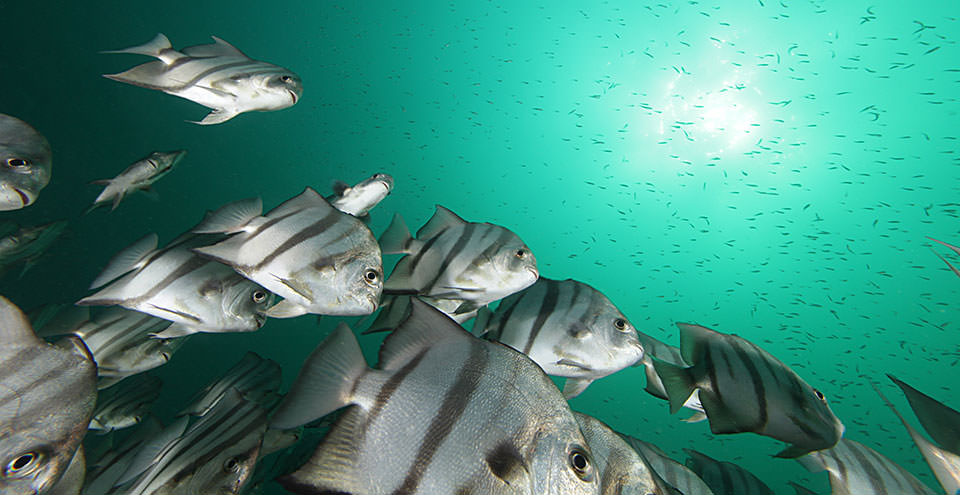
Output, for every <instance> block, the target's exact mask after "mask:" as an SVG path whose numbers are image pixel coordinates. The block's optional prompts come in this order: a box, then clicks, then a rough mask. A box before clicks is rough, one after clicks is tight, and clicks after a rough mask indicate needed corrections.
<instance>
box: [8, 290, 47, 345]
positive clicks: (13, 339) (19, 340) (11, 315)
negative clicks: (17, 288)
mask: <svg viewBox="0 0 960 495" xmlns="http://www.w3.org/2000/svg"><path fill="white" fill-rule="evenodd" d="M40 343H41V341H40V339H39V338H37V336H36V334H34V333H33V328H31V327H30V320H28V319H27V316H26V315H25V314H23V311H20V308H18V307H17V306H16V305H15V304H13V303H12V302H10V300H9V299H7V298H5V297H3V296H0V346H3V347H7V346H10V345H14V344H21V345H22V344H28V345H34V344H40Z"/></svg>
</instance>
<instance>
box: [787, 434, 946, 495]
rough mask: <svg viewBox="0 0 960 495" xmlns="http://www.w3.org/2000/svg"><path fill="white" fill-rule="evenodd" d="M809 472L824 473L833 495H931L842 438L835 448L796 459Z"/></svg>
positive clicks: (867, 449) (890, 464) (893, 466)
mask: <svg viewBox="0 0 960 495" xmlns="http://www.w3.org/2000/svg"><path fill="white" fill-rule="evenodd" d="M797 460H798V461H800V464H802V465H803V466H804V467H806V468H807V469H809V470H810V471H812V472H817V471H823V470H826V471H827V473H828V474H829V475H830V490H831V493H832V494H833V495H845V494H851V495H852V494H856V495H892V494H896V495H933V493H934V492H933V490H931V489H930V488H929V487H927V486H926V485H924V484H923V483H921V482H920V481H919V480H918V479H916V478H914V477H913V475H912V474H910V473H908V472H907V471H906V470H905V469H903V468H902V467H900V466H898V465H897V464H894V462H893V461H891V460H890V459H887V458H886V457H884V456H883V455H881V454H880V453H879V452H877V451H875V450H873V449H871V448H870V447H867V446H866V445H863V444H861V443H858V442H855V441H853V440H850V439H847V438H844V439H841V440H840V442H838V443H837V445H836V447H833V448H832V449H827V450H820V451H817V452H811V453H809V454H807V455H805V456H803V457H800V458H798V459H797Z"/></svg>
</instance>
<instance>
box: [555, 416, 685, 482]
mask: <svg viewBox="0 0 960 495" xmlns="http://www.w3.org/2000/svg"><path fill="white" fill-rule="evenodd" d="M573 416H574V417H575V418H577V423H578V424H579V425H580V431H582V432H583V436H584V438H586V439H587V445H589V446H590V451H591V452H593V462H594V464H595V465H596V468H597V473H599V476H600V493H601V494H603V495H671V494H676V493H678V492H677V491H676V489H674V488H673V487H672V486H669V485H668V484H667V483H666V482H665V481H664V480H663V478H661V477H660V476H659V475H657V473H655V472H653V470H652V469H651V468H650V465H649V464H647V462H646V460H644V459H643V458H642V457H641V456H640V455H639V454H637V452H636V451H634V450H633V449H632V448H630V445H628V444H627V443H626V442H625V441H623V439H622V438H620V436H619V435H617V433H616V432H615V431H613V430H612V429H610V427H609V426H607V425H605V424H604V423H603V422H601V421H599V420H598V419H596V418H594V417H592V416H588V415H586V414H583V413H578V412H574V413H573ZM679 495H684V494H682V493H681V494H679Z"/></svg>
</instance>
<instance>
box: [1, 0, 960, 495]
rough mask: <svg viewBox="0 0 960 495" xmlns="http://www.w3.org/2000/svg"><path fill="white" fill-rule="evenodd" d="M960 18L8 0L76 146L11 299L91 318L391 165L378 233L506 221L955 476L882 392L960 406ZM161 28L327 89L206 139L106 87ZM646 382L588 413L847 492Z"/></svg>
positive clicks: (863, 9)
mask: <svg viewBox="0 0 960 495" xmlns="http://www.w3.org/2000/svg"><path fill="white" fill-rule="evenodd" d="M518 3H519V4H521V5H515V4H518ZM958 14H960V9H958V7H957V5H956V3H955V2H951V1H940V2H895V1H870V2H861V1H843V2H840V1H835V2H826V1H821V2H812V1H803V2H800V1H783V2H776V1H768V0H764V2H763V3H760V2H758V1H756V0H752V1H746V0H743V1H736V2H719V1H715V2H673V3H664V4H658V5H654V4H652V3H650V4H644V3H643V2H603V3H599V2H597V3H594V2H590V3H588V2H548V3H542V4H533V3H528V2H501V3H491V2H436V3H432V2H406V4H405V5H400V4H398V3H397V2H384V1H369V2H348V3H343V4H339V3H337V4H335V3H330V2H302V3H298V2H267V3H264V2H251V1H246V0H243V1H240V0H236V1H231V2H203V3H198V2H182V1H167V2H128V1H98V2H69V3H67V2H64V3H63V4H62V5H61V4H56V5H55V4H53V3H50V4H44V5H39V4H37V3H33V2H30V3H28V2H9V1H0V16H2V19H3V32H4V36H3V38H2V42H0V47H2V49H3V55H2V57H0V74H2V82H0V88H2V93H0V112H3V113H7V114H11V115H14V116H17V117H19V118H21V119H24V120H26V121H28V122H30V123H31V124H33V125H34V126H35V127H36V128H37V129H38V130H40V131H41V132H42V133H43V134H44V135H46V137H47V138H48V139H49V140H50V142H51V143H52V146H53V149H54V169H53V180H52V182H51V184H50V185H49V186H48V187H47V188H46V189H45V190H44V191H43V193H42V194H41V196H40V200H39V201H38V203H37V204H35V205H34V206H31V207H29V208H27V209H25V210H22V211H19V212H10V213H4V214H3V217H4V218H3V219H4V220H6V219H13V220H16V221H18V222H21V223H24V224H29V223H32V222H37V223H39V222H44V221H48V220H52V219H56V218H69V219H70V220H71V224H70V227H69V229H70V231H69V234H68V236H67V237H66V238H64V239H63V240H62V242H61V243H59V244H58V245H57V246H55V248H54V249H53V250H52V251H51V253H50V255H49V256H48V257H47V258H45V260H44V261H43V262H42V263H41V264H39V265H38V266H36V267H35V268H34V269H33V270H32V271H31V272H29V273H28V274H27V276H25V277H24V278H22V279H17V278H16V276H15V274H14V275H8V276H6V277H5V278H4V279H3V280H2V281H0V293H3V294H4V295H6V296H8V297H10V298H11V299H12V300H14V302H16V303H17V304H19V305H20V306H21V307H24V308H30V307H33V306H36V305H39V304H42V303H45V302H67V301H75V300H77V299H79V298H80V297H82V296H84V295H86V294H87V292H86V286H87V285H88V284H89V282H90V281H91V280H92V279H93V278H94V277H95V276H96V274H97V273H98V272H99V270H100V269H101V268H102V267H103V265H104V264H105V263H106V261H107V260H108V259H109V257H110V256H111V255H113V254H114V252H116V250H118V249H120V248H122V247H124V246H126V245H128V244H129V243H131V242H133V241H134V240H136V239H138V238H140V237H141V236H142V235H144V234H145V233H147V232H150V231H155V232H158V233H159V234H160V238H161V242H165V241H167V240H169V239H171V238H172V237H174V236H175V235H177V234H179V233H180V232H182V231H183V230H184V229H186V228H188V227H190V226H192V225H193V224H194V223H196V222H197V221H198V220H199V219H200V218H201V216H202V214H203V212H204V211H205V210H207V209H212V208H216V207H218V206H220V205H221V204H223V203H226V202H228V201H232V200H235V199H239V198H243V197H249V196H253V195H260V196H262V197H263V199H264V203H265V205H266V206H267V207H271V206H273V205H276V204H277V203H279V202H281V201H283V200H285V199H287V198H289V197H291V196H293V195H295V194H297V193H299V192H300V191H301V190H302V189H303V187H304V186H307V185H309V186H313V187H315V188H317V189H318V190H320V191H321V192H324V193H325V192H327V191H328V187H329V184H330V183H331V182H332V181H333V180H335V179H342V180H345V181H347V182H351V183H352V182H356V181H359V180H360V179H362V178H365V177H367V176H369V175H370V174H372V173H374V172H377V171H383V172H387V173H389V174H392V175H393V176H394V177H395V179H396V187H395V190H394V192H393V194H391V196H389V197H388V198H387V199H386V200H385V201H384V202H383V203H382V204H381V205H380V206H379V207H378V209H377V210H375V211H374V219H373V222H372V224H371V227H372V229H373V230H374V232H375V233H376V234H379V233H380V232H382V230H383V229H384V228H385V227H386V225H387V223H388V222H389V219H390V217H391V215H392V212H394V211H399V212H401V213H402V214H403V215H404V217H405V218H406V220H407V222H408V224H410V225H411V226H412V227H414V228H415V226H418V225H420V224H422V223H423V222H424V221H425V220H426V219H427V218H428V217H429V216H430V215H431V214H432V212H433V205H434V204H442V205H444V206H447V207H448V208H450V209H452V210H453V211H455V212H457V213H458V214H460V215H461V216H462V217H464V218H465V219H467V220H471V221H490V222H494V223H497V224H500V225H504V226H506V227H509V228H511V229H512V230H514V231H515V232H517V233H518V234H519V235H520V236H521V237H522V238H523V239H524V240H525V241H526V242H527V243H528V244H529V245H530V246H531V248H532V249H533V251H534V252H535V254H536V256H537V258H538V260H539V263H540V269H541V273H542V274H543V275H544V276H548V277H550V278H566V277H570V278H575V279H578V280H582V281H585V282H588V283H590V284H592V285H594V286H595V287H597V288H599V289H600V290H602V291H604V292H605V293H606V294H607V296H608V297H610V299H611V300H613V301H614V302H615V303H616V304H617V305H618V306H619V307H620V309H621V310H622V311H623V312H624V313H625V314H626V315H627V316H628V317H629V318H630V319H631V320H632V322H633V323H634V324H635V325H636V326H637V327H638V328H639V329H640V330H642V331H644V332H646V333H649V334H650V335H652V336H654V337H657V338H660V339H661V340H664V341H666V342H669V343H673V344H675V345H676V344H677V337H676V331H675V327H674V326H673V325H674V323H675V322H678V321H681V322H697V323H700V324H703V325H707V326H710V327H713V328H715V329H717V330H719V331H723V332H729V333H737V334H739V335H741V336H744V337H746V338H748V339H750V340H752V341H754V342H756V343H758V344H760V345H762V346H763V347H764V348H765V349H767V350H769V351H770V352H771V353H772V354H774V355H775V356H777V357H778V358H780V359H781V360H783V361H784V362H786V363H787V364H789V365H791V366H792V367H793V368H794V369H795V370H797V371H798V372H799V373H800V374H801V375H802V376H803V377H804V378H805V379H806V380H807V381H808V382H810V383H811V384H812V385H814V386H815V387H818V388H819V389H820V390H822V391H823V392H824V393H825V394H826V395H827V397H828V399H829V400H830V401H831V404H832V407H833V409H834V411H835V412H836V413H837V415H838V416H839V417H840V418H841V419H842V420H843V421H844V423H845V424H846V427H847V433H846V436H847V437H848V438H851V439H854V440H857V441H860V442H862V443H865V444H867V445H868V446H870V447H873V448H875V449H877V450H879V451H880V452H882V453H883V454H885V455H887V456H888V457H891V458H892V459H894V460H895V461H896V462H898V463H900V464H901V465H902V466H904V467H905V468H907V469H909V470H910V471H911V472H913V473H914V474H916V475H917V476H919V477H920V478H921V479H922V480H923V481H925V482H927V483H928V484H931V486H936V485H935V483H936V482H935V481H934V480H933V478H932V476H931V475H930V472H929V470H928V468H927V467H926V465H925V464H924V463H923V461H922V459H921V458H920V456H919V454H918V452H917V451H916V449H915V448H914V447H913V445H912V444H911V442H910V440H909V437H908V436H907V435H906V432H905V431H904V430H903V428H902V426H901V425H900V424H899V423H897V422H896V419H895V417H894V416H893V415H892V414H891V413H890V411H889V410H888V409H886V408H885V407H883V405H882V404H881V402H880V401H879V400H878V398H877V396H876V394H875V393H874V392H873V390H872V389H871V388H870V386H869V382H870V381H871V380H872V381H876V382H878V383H881V384H882V386H883V387H884V390H885V391H886V392H888V395H890V396H891V397H892V398H893V399H894V402H895V403H896V404H897V406H898V407H899V408H900V410H901V412H903V413H909V408H908V407H907V405H906V402H905V401H904V400H903V398H902V396H901V395H900V394H899V393H898V392H896V391H895V390H894V389H893V388H892V387H890V386H888V383H889V382H887V381H886V378H885V377H884V373H892V374H894V375H896V376H897V377H899V378H901V379H903V380H905V381H907V382H908V383H911V384H912V385H914V386H915V387H917V388H919V389H921V390H923V391H925V392H927V393H929V394H931V395H933V396H934V397H937V398H939V399H941V400H943V401H944V402H946V403H947V404H950V405H952V406H953V407H955V408H956V407H958V406H960V403H958V402H957V399H956V391H957V376H958V373H960V367H958V366H957V363H958V360H960V351H958V343H957V342H958V329H957V325H955V324H954V320H955V319H956V318H957V312H956V306H955V304H956V301H957V300H958V296H960V280H958V279H957V277H956V276H955V275H953V274H952V273H950V271H949V270H948V269H947V268H946V267H945V265H943V263H942V262H941V261H940V260H939V259H937V258H936V256H934V254H933V253H931V251H930V249H929V247H930V246H931V245H932V243H931V242H929V241H928V240H927V239H925V237H924V236H927V235H929V236H932V237H936V238H938V239H942V240H945V241H948V242H954V243H957V242H960V228H958V227H960V222H958V220H957V208H958V206H960V202H958V200H957V191H958V184H960V182H958V171H960V169H958V165H960V161H958V157H957V154H956V152H957V150H958V141H957V129H958V128H960V118H958V114H957V112H958V109H960V105H958V102H957V97H958V95H960V85H958V83H960V63H958V61H960V55H958V50H957V45H956V42H957V40H958V35H960V25H958V22H957V18H956V16H957V15H958ZM925 26H929V27H926V28H925ZM157 32H163V33H164V34H166V35H167V36H168V37H169V38H170V39H171V41H172V42H173V44H174V47H175V48H182V47H184V46H190V45H196V44H203V43H207V42H209V38H208V36H209V35H211V34H212V35H216V36H219V37H221V38H224V39H226V40H227V41H230V42H231V43H233V44H235V45H236V46H237V47H239V48H240V49H241V50H243V51H245V52H246V53H247V54H248V55H250V56H251V57H253V58H256V59H261V60H265V61H269V62H272V63H275V64H278V65H282V66H285V67H288V68H290V69H292V70H294V71H295V72H297V73H298V74H299V75H300V76H301V77H302V78H303V81H304V86H305V90H304V95H303V99H302V101H301V102H300V103H298V104H297V105H296V106H295V107H293V108H291V109H287V110H283V111H279V112H273V113H263V114H260V113H253V114H245V115H241V116H240V117H238V118H236V119H235V120H233V121H230V122H228V123H225V124H222V125H217V126H211V127H200V126H195V125H192V124H188V123H185V122H184V121H185V120H199V119H200V118H201V117H202V116H203V115H204V114H205V113H206V110H205V109H204V108H202V107H200V106H199V105H196V104H193V103H191V102H188V101H186V100H181V99H178V98H175V97H172V96H167V95H163V94H161V93H159V92H153V91H148V90H145V89H141V88H136V87H133V86H128V85H123V84H120V83H116V82H113V81H109V80H106V79H104V78H102V77H100V74H104V73H112V72H118V71H121V70H125V69H127V68H129V67H131V66H133V65H134V64H137V63H142V62H144V61H146V58H144V57H137V56H133V55H105V54H98V51H100V50H107V49H117V48H123V47H127V46H131V45H136V44H139V43H142V42H145V41H147V40H149V39H150V38H151V37H153V36H154V34H156V33H157ZM181 148H183V149H187V150H188V151H189V155H188V156H187V157H186V158H185V159H184V161H183V162H182V163H181V164H180V166H179V168H178V169H177V170H174V171H173V172H172V173H171V174H170V175H169V176H167V177H165V178H164V179H162V180H161V181H160V182H158V183H157V185H156V190H157V191H158V192H159V195H160V199H159V201H151V200H150V199H148V198H145V197H143V196H140V197H132V198H130V199H128V200H126V201H125V202H124V204H122V205H121V207H120V208H119V209H118V210H117V211H115V212H112V213H108V212H106V211H104V210H100V211H95V212H93V213H92V214H89V215H86V216H83V215H81V213H82V211H83V210H84V209H85V208H86V207H87V206H88V204H89V203H90V202H92V200H93V198H94V197H95V196H96V193H97V192H98V190H99V189H98V188H97V187H94V186H90V185H88V182H89V181H91V180H94V179H102V178H108V177H112V176H113V175H115V174H116V173H118V172H119V171H120V170H122V169H123V168H125V167H126V166H127V165H128V164H130V163H132V162H133V161H135V160H136V159H138V158H140V157H142V156H143V155H146V154H147V153H149V152H150V151H153V150H173V149H181ZM933 247H934V249H935V250H937V251H938V252H940V253H941V254H944V255H946V253H947V250H946V249H945V248H943V247H941V246H933ZM393 261H394V260H393V259H389V260H387V262H388V263H392V262H393ZM355 321H356V320H352V322H355ZM335 322H336V320H335V319H333V318H328V319H324V321H323V322H322V323H321V324H320V325H319V326H318V325H317V323H316V321H315V319H313V318H310V317H303V318H298V319H294V320H283V321H281V320H271V321H270V322H269V323H268V324H267V325H266V326H265V327H264V328H263V329H262V330H260V331H259V332H257V333H255V334H247V335H201V336H198V337H195V338H194V339H193V341H192V342H190V343H188V344H187V345H186V346H185V347H184V349H183V350H181V351H180V353H179V354H178V355H177V356H176V357H175V358H174V360H173V361H172V362H171V363H170V364H168V365H167V366H166V367H164V368H161V369H160V370H159V373H158V374H159V375H160V376H161V377H162V378H163V379H164V380H165V389H164V395H163V396H162V399H161V400H162V402H161V403H160V404H159V405H158V410H159V411H160V412H161V414H164V413H171V412H173V411H175V410H177V409H179V408H180V407H181V406H182V404H183V401H184V400H186V398H187V397H189V396H190V395H191V394H192V393H193V391H194V390H195V389H196V388H197V387H199V386H201V385H202V384H203V383H205V382H206V381H207V380H208V379H210V378H212V377H214V376H216V375H218V374H219V373H222V372H223V371H224V370H225V369H226V368H227V367H229V366H230V365H231V364H232V363H233V362H235V361H236V360H237V359H239V357H240V356H241V355H242V354H243V353H244V352H245V351H246V350H248V349H254V350H256V351H257V352H258V353H260V354H261V355H262V356H264V357H269V358H272V359H274V360H277V361H279V362H281V363H282V364H283V366H284V374H285V381H286V382H288V383H289V381H290V380H292V378H293V376H294V375H295V373H296V370H297V369H298V367H299V365H300V363H301V361H302V359H303V358H304V357H305V356H306V354H307V353H308V352H309V351H310V350H311V349H312V348H313V346H314V345H315V344H316V343H317V342H319V341H320V339H321V338H322V337H323V336H324V335H326V333H327V332H328V331H329V330H330V329H331V328H333V326H334V324H335ZM362 342H363V343H364V345H365V346H367V350H370V351H372V350H374V349H375V348H376V345H377V343H378V340H377V339H372V338H366V339H365V340H362ZM371 358H372V354H371ZM643 383H644V378H643V376H642V371H641V370H640V369H631V370H626V371H624V372H621V373H619V374H617V375H614V376H611V377H609V378H606V379H603V380H601V381H600V382H598V383H596V384H594V385H592V386H591V387H590V388H589V389H588V390H587V391H586V392H585V393H584V394H583V395H582V396H580V397H578V398H577V399H575V400H573V401H572V403H571V404H572V406H573V408H574V409H576V410H579V411H582V412H585V413H588V414H593V415H595V416H597V417H599V418H600V419H602V420H603V421H605V422H607V423H608V424H610V425H611V426H613V427H614V428H616V429H618V430H620V431H622V432H624V433H628V434H631V435H634V436H636V437H639V438H642V439H645V440H649V441H652V442H654V443H657V444H659V445H660V446H662V447H663V448H664V449H665V450H667V451H668V452H669V453H671V454H675V455H676V456H677V457H682V455H681V452H680V449H681V448H683V447H692V448H696V449H698V450H701V451H703V452H705V453H707V454H709V455H712V456H714V457H717V458H721V459H726V460H732V461H735V462H738V463H739V464H741V465H742V466H744V467H746V468H748V469H750V470H751V471H753V472H754V473H755V474H757V475H758V476H759V477H760V478H761V479H763V480H764V481H765V482H766V483H767V484H769V485H770V486H771V487H772V488H774V489H775V490H776V491H777V493H792V491H791V490H790V489H789V488H788V487H787V486H786V484H785V483H786V481H788V480H795V481H798V482H800V483H802V484H806V485H807V486H810V487H811V488H815V489H817V490H819V492H821V493H827V492H828V488H827V482H826V475H824V474H815V475H812V474H809V473H807V472H806V471H805V470H804V469H803V468H802V467H801V466H799V464H797V463H796V462H793V461H787V460H780V459H772V458H770V457H769V455H770V454H772V453H774V452H776V451H777V450H779V448H780V447H781V445H780V444H778V443H777V442H774V441H771V440H769V439H766V438H761V437H756V436H752V435H736V436H724V437H717V436H712V435H711V434H710V433H709V429H708V427H707V425H706V424H698V425H687V424H684V423H681V422H680V421H679V420H678V417H677V416H670V415H669V414H668V410H667V406H666V403H664V402H660V401H658V400H656V399H654V398H652V397H650V396H648V395H646V394H645V393H644V392H643V391H642V387H643ZM907 415H908V416H909V417H911V418H912V415H910V414H907ZM915 424H916V423H915Z"/></svg>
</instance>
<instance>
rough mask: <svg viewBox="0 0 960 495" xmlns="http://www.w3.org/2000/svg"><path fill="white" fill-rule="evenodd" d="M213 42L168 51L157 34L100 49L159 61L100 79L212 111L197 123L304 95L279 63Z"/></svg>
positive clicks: (270, 107)
mask: <svg viewBox="0 0 960 495" xmlns="http://www.w3.org/2000/svg"><path fill="white" fill-rule="evenodd" d="M212 38H213V41H214V43H212V44H209V45H197V46H191V47H188V48H184V49H183V51H182V52H178V51H176V50H174V49H173V45H171V44H170V40H168V39H167V37H166V36H164V35H163V34H157V36H156V37H155V38H153V40H151V41H149V42H148V43H145V44H143V45H138V46H134V47H131V48H125V49H123V50H110V51H107V52H104V53H135V54H139V55H147V56H149V57H155V58H157V59H158V60H156V61H153V62H147V63H145V64H142V65H138V66H136V67H134V68H132V69H130V70H128V71H125V72H121V73H119V74H105V75H104V77H106V78H108V79H112V80H114V81H120V82H124V83H128V84H133V85H135V86H140V87H142V88H147V89H155V90H158V91H163V92H164V93H167V94H169V95H174V96H179V97H180V98H184V99H187V100H190V101H192V102H194V103H199V104H201V105H203V106H205V107H207V108H211V109H213V111H212V112H210V113H209V114H207V116H206V117H204V119H203V120H201V121H200V122H196V123H197V124H203V125H209V124H219V123H221V122H226V121H228V120H230V119H232V118H234V117H236V116H237V115H239V114H241V113H244V112H250V111H259V112H265V111H270V110H281V109H284V108H288V107H291V106H293V105H294V104H296V103H297V101H299V100H300V96H301V95H303V83H302V82H301V81H300V77H298V76H297V75H296V74H294V73H293V72H291V71H290V70H288V69H284V68H283V67H277V66H276V65H273V64H268V63H266V62H261V61H259V60H253V59H252V58H250V57H248V56H246V55H244V54H243V52H241V51H240V50H237V49H236V48H235V47H234V46H233V45H231V44H230V43H227V42H226V41H223V40H222V39H220V38H217V37H216V36H213V37H212Z"/></svg>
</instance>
